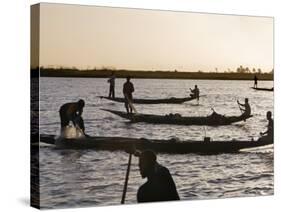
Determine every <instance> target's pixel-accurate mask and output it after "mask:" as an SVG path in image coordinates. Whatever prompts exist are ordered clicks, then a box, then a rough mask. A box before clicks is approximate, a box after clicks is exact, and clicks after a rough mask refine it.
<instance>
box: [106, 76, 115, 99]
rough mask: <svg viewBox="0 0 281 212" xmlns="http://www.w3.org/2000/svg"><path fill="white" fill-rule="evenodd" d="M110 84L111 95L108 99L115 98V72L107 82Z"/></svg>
mask: <svg viewBox="0 0 281 212" xmlns="http://www.w3.org/2000/svg"><path fill="white" fill-rule="evenodd" d="M107 82H108V83H109V95H108V98H112V99H114V98H115V74H114V72H112V73H111V76H110V78H109V79H108V80H107Z"/></svg>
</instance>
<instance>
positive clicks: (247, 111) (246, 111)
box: [237, 98, 251, 117]
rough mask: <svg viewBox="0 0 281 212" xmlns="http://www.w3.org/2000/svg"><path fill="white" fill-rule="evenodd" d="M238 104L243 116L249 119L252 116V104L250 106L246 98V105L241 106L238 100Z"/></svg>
mask: <svg viewBox="0 0 281 212" xmlns="http://www.w3.org/2000/svg"><path fill="white" fill-rule="evenodd" d="M237 103H238V105H239V108H240V110H241V111H242V112H243V113H242V116H245V117H249V116H250V115H251V107H250V104H249V99H248V98H245V103H244V104H241V103H240V102H239V101H238V100H237ZM240 106H242V107H244V108H241V107H240Z"/></svg>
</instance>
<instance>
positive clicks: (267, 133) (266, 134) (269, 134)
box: [259, 111, 273, 141]
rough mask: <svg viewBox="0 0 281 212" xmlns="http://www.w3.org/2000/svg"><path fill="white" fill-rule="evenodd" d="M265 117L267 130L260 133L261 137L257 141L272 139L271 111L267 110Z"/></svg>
mask: <svg viewBox="0 0 281 212" xmlns="http://www.w3.org/2000/svg"><path fill="white" fill-rule="evenodd" d="M266 119H267V120H268V125H267V131H265V132H261V133H260V135H261V136H262V137H260V138H259V141H261V140H273V119H272V113H271V111H267V113H266Z"/></svg>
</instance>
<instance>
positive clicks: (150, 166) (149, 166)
mask: <svg viewBox="0 0 281 212" xmlns="http://www.w3.org/2000/svg"><path fill="white" fill-rule="evenodd" d="M156 159H157V157H156V155H155V153H154V152H153V151H151V150H145V151H143V152H142V153H141V154H140V157H139V168H140V174H141V176H142V178H146V177H148V176H149V174H150V173H151V172H152V171H153V170H154V166H155V163H156Z"/></svg>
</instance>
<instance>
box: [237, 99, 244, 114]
mask: <svg viewBox="0 0 281 212" xmlns="http://www.w3.org/2000/svg"><path fill="white" fill-rule="evenodd" d="M237 104H238V107H239V109H240V112H241V115H242V114H243V111H242V109H241V107H240V104H239V101H238V100H237Z"/></svg>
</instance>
